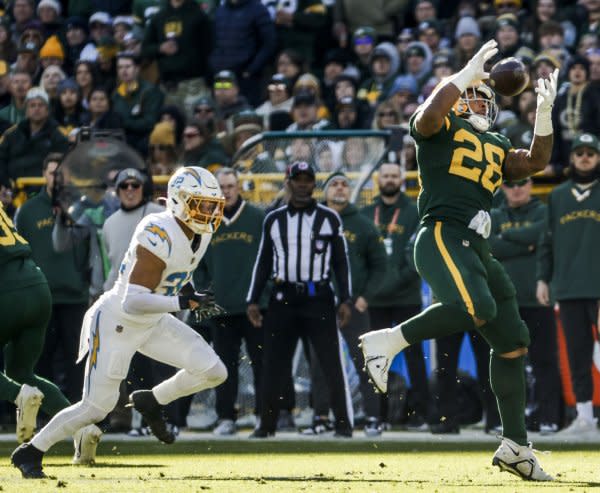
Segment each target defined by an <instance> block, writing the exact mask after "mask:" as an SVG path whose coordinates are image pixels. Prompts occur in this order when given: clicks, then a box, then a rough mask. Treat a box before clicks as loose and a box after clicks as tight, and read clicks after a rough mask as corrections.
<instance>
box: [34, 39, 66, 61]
mask: <svg viewBox="0 0 600 493" xmlns="http://www.w3.org/2000/svg"><path fill="white" fill-rule="evenodd" d="M64 62H65V51H64V49H63V47H62V44H61V43H60V41H59V40H58V37H57V36H50V37H49V38H48V39H47V40H46V42H45V43H44V45H43V46H42V49H41V50H40V63H41V65H42V67H43V68H44V69H46V68H48V67H49V66H50V65H56V66H58V67H62V66H63V63H64Z"/></svg>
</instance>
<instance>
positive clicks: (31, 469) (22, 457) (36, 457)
mask: <svg viewBox="0 0 600 493" xmlns="http://www.w3.org/2000/svg"><path fill="white" fill-rule="evenodd" d="M43 457H44V452H42V451H41V450H38V449H36V448H35V447H34V446H33V445H31V444H30V443H23V444H22V445H20V446H19V447H17V448H16V449H15V451H14V452H13V453H12V455H11V456H10V461H11V462H12V464H13V466H15V467H16V468H17V469H18V470H19V471H21V474H22V475H23V477H24V478H25V479H44V478H47V477H48V476H46V475H45V474H44V470H43V468H42V458H43Z"/></svg>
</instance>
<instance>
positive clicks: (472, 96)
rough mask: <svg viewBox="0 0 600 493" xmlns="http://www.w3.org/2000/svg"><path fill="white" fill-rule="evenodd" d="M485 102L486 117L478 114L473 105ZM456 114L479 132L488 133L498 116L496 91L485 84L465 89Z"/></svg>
mask: <svg viewBox="0 0 600 493" xmlns="http://www.w3.org/2000/svg"><path fill="white" fill-rule="evenodd" d="M476 101H483V102H484V104H485V115H482V114H481V113H476V112H475V111H474V110H473V108H472V107H471V104H472V103H474V102H476ZM455 109H456V113H457V114H458V116H462V117H463V118H465V119H466V120H467V121H468V122H469V123H470V124H471V125H472V126H473V128H474V129H475V130H477V131H478V132H487V131H488V130H489V129H490V128H492V126H493V125H494V122H495V121H496V117H497V116H498V105H497V104H496V101H495V96H494V91H492V89H491V88H490V87H489V86H487V85H486V84H484V83H483V82H477V83H474V84H472V85H471V86H469V87H467V89H465V92H463V93H462V94H461V95H460V98H459V99H458V102H457V104H456V107H455Z"/></svg>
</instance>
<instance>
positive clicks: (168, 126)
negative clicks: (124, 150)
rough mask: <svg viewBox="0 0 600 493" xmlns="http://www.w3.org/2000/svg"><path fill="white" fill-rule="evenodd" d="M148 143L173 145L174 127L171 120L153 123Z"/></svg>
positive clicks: (152, 144)
mask: <svg viewBox="0 0 600 493" xmlns="http://www.w3.org/2000/svg"><path fill="white" fill-rule="evenodd" d="M150 145H151V146H156V145H163V146H172V147H175V129H174V128H173V124H172V123H171V122H159V123H157V124H156V125H154V129H153V130H152V133H151V134H150Z"/></svg>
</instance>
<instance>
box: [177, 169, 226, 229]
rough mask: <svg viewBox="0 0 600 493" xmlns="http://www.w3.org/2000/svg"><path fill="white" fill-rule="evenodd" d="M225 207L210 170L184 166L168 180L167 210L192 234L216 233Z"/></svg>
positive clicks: (216, 182)
mask: <svg viewBox="0 0 600 493" xmlns="http://www.w3.org/2000/svg"><path fill="white" fill-rule="evenodd" d="M224 207H225V198H224V197H223V193H222V192H221V187H219V182H218V181H217V179H216V178H215V177H214V176H213V174H212V173H211V172H210V171H208V170H206V169H204V168H199V167H197V166H186V167H184V168H179V169H178V170H177V171H175V173H174V174H173V176H171V178H170V179H169V184H168V186H167V208H168V209H169V211H171V214H173V216H174V217H176V218H178V219H179V220H180V221H181V222H183V223H184V224H185V225H186V226H187V227H188V228H190V229H191V230H192V231H193V232H194V233H195V234H203V233H214V232H215V231H217V228H218V227H219V225H220V224H221V219H222V218H223V208H224Z"/></svg>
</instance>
